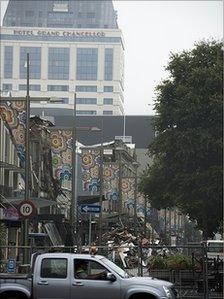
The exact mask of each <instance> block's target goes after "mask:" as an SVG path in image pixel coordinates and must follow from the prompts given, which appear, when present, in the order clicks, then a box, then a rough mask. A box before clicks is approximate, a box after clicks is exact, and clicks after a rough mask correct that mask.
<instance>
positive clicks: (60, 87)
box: [47, 85, 68, 91]
mask: <svg viewBox="0 0 224 299" xmlns="http://www.w3.org/2000/svg"><path fill="white" fill-rule="evenodd" d="M47 91H68V85H48V86H47Z"/></svg>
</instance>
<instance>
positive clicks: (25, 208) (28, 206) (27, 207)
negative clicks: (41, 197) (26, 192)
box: [18, 200, 36, 218]
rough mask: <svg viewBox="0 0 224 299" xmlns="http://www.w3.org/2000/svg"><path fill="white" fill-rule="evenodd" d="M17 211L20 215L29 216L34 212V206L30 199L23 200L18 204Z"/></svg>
mask: <svg viewBox="0 0 224 299" xmlns="http://www.w3.org/2000/svg"><path fill="white" fill-rule="evenodd" d="M18 211H19V214H20V216H21V217H23V218H31V217H32V216H33V215H34V214H35V212H36V206H35V205H34V203H33V202H32V201H30V200H23V201H22V202H21V203H20V204H19V207H18Z"/></svg>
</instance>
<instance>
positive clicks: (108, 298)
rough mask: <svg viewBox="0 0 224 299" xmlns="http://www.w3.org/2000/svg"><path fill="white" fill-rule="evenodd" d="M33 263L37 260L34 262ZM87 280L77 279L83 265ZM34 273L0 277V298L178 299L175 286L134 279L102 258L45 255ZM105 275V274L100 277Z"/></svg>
mask: <svg viewBox="0 0 224 299" xmlns="http://www.w3.org/2000/svg"><path fill="white" fill-rule="evenodd" d="M33 260H34V259H33ZM83 261H84V262H85V264H86V265H87V268H86V269H87V270H86V272H87V273H86V277H82V278H80V277H77V268H78V264H80V262H81V263H82V262H83ZM32 264H33V265H32V271H31V274H29V275H27V276H25V275H20V276H19V275H11V274H0V298H1V299H28V298H30V299H31V298H32V299H156V298H163V299H165V298H166V299H167V298H176V297H177V294H176V291H175V289H174V287H173V285H172V284H171V283H169V282H167V281H163V280H157V279H154V278H150V277H131V276H129V275H128V274H127V273H126V272H125V271H124V270H122V269H121V268H119V267H118V266H117V265H115V264H114V263H113V262H111V261H110V260H108V259H106V258H105V257H103V256H100V255H94V256H92V255H89V254H69V253H44V254H40V255H37V256H36V258H35V261H34V262H33V263H32ZM101 274H102V275H101Z"/></svg>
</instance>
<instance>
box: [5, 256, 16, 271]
mask: <svg viewBox="0 0 224 299" xmlns="http://www.w3.org/2000/svg"><path fill="white" fill-rule="evenodd" d="M15 271H16V261H15V260H14V259H8V262H7V272H8V273H14V272H15Z"/></svg>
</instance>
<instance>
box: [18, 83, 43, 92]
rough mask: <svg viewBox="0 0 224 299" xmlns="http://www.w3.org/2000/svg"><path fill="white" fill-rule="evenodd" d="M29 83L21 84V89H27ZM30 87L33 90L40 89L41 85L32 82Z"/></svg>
mask: <svg viewBox="0 0 224 299" xmlns="http://www.w3.org/2000/svg"><path fill="white" fill-rule="evenodd" d="M26 87H27V85H26V84H19V90H26ZM29 89H30V90H31V91H40V85H39V84H30V86H29Z"/></svg>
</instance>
